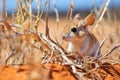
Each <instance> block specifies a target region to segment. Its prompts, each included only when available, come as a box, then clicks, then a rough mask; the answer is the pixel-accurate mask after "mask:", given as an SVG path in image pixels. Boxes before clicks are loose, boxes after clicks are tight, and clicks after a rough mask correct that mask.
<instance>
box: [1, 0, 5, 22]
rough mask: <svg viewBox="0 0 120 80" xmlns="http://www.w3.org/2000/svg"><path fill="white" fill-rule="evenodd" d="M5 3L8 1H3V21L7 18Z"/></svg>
mask: <svg viewBox="0 0 120 80" xmlns="http://www.w3.org/2000/svg"><path fill="white" fill-rule="evenodd" d="M5 2H6V0H2V3H1V4H2V11H1V13H2V15H1V16H2V20H5V18H6V15H5V14H6V7H5Z"/></svg>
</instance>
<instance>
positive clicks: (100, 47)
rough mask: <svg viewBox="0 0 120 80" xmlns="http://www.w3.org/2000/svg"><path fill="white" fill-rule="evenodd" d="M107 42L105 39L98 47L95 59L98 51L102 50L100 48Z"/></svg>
mask: <svg viewBox="0 0 120 80" xmlns="http://www.w3.org/2000/svg"><path fill="white" fill-rule="evenodd" d="M106 40H108V38H105V39H104V40H103V41H102V42H101V43H100V46H99V47H98V50H97V52H96V54H95V58H96V57H97V56H98V53H99V52H100V49H101V48H102V46H103V45H104V43H105V41H106Z"/></svg>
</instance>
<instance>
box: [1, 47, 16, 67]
mask: <svg viewBox="0 0 120 80" xmlns="http://www.w3.org/2000/svg"><path fill="white" fill-rule="evenodd" d="M14 51H15V48H14V49H12V50H11V52H10V53H9V54H8V55H7V56H6V57H5V59H4V60H3V61H2V62H1V63H0V66H1V65H3V64H6V62H7V61H8V59H10V57H12V56H13V55H14Z"/></svg>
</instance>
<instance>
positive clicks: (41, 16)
mask: <svg viewBox="0 0 120 80" xmlns="http://www.w3.org/2000/svg"><path fill="white" fill-rule="evenodd" d="M47 3H48V0H46V1H45V4H44V6H43V9H42V11H41V14H40V18H41V17H42V15H43V13H44V10H45V7H46V5H47Z"/></svg>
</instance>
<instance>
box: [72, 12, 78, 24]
mask: <svg viewBox="0 0 120 80" xmlns="http://www.w3.org/2000/svg"><path fill="white" fill-rule="evenodd" d="M73 22H74V23H75V24H78V23H79V22H80V14H76V15H75V16H74V18H73Z"/></svg>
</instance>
